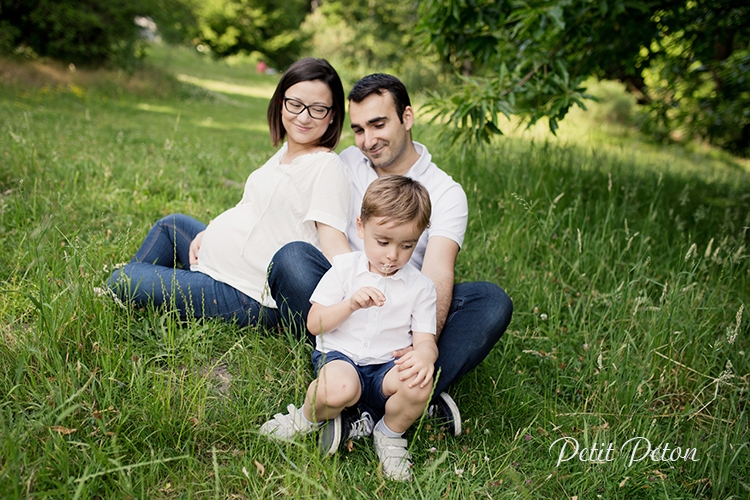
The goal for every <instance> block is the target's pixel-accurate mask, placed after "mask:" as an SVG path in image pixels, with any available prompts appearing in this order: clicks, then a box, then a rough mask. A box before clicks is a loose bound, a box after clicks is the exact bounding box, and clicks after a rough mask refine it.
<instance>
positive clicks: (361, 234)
mask: <svg viewBox="0 0 750 500" xmlns="http://www.w3.org/2000/svg"><path fill="white" fill-rule="evenodd" d="M357 236H359V238H360V239H362V240H364V239H365V226H364V224H362V217H360V216H359V215H358V216H357Z"/></svg>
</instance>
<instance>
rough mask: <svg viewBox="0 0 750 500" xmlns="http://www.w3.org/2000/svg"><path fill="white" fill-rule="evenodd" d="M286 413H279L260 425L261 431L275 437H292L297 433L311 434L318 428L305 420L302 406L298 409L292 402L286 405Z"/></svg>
mask: <svg viewBox="0 0 750 500" xmlns="http://www.w3.org/2000/svg"><path fill="white" fill-rule="evenodd" d="M286 409H287V411H288V412H289V413H288V414H286V415H283V414H281V413H277V414H276V415H274V416H273V418H272V419H271V420H269V421H268V422H266V423H265V424H263V425H262V426H261V427H260V433H261V434H265V435H267V436H270V437H274V438H282V439H291V438H293V437H294V436H297V435H304V434H309V433H311V432H312V431H314V430H315V429H317V428H318V426H316V425H310V424H308V423H307V422H305V417H304V416H303V415H302V408H299V409H297V408H296V407H295V406H294V405H292V404H290V405H289V406H287V407H286Z"/></svg>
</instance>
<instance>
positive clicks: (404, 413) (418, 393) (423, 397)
mask: <svg viewBox="0 0 750 500" xmlns="http://www.w3.org/2000/svg"><path fill="white" fill-rule="evenodd" d="M410 382H411V380H399V379H398V370H397V369H396V368H395V367H394V368H391V369H390V370H389V371H388V373H386V375H385V377H384V378H383V394H385V395H386V396H388V395H390V397H389V398H388V401H387V402H386V404H385V416H384V417H383V419H384V421H385V425H386V426H388V428H389V429H390V430H392V431H393V432H397V433H403V432H406V430H407V429H408V428H409V427H410V426H411V424H413V423H414V422H416V421H417V419H418V418H419V417H420V416H421V415H422V413H423V412H424V410H425V408H426V407H427V402H428V401H429V399H430V394H431V393H432V384H428V385H427V386H426V387H419V386H417V387H409V383H410Z"/></svg>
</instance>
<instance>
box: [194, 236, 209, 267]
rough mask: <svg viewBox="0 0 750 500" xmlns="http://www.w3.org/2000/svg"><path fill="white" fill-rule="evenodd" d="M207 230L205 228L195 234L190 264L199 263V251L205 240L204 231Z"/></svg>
mask: <svg viewBox="0 0 750 500" xmlns="http://www.w3.org/2000/svg"><path fill="white" fill-rule="evenodd" d="M205 232H206V230H205V229H204V230H203V231H201V232H200V233H198V234H196V235H195V238H193V241H191V242H190V265H191V266H193V265H195V264H197V263H198V252H199V251H200V249H201V242H202V241H203V233H205Z"/></svg>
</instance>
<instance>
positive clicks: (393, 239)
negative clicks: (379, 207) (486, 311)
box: [357, 217, 422, 276]
mask: <svg viewBox="0 0 750 500" xmlns="http://www.w3.org/2000/svg"><path fill="white" fill-rule="evenodd" d="M357 233H358V234H359V237H360V238H362V240H363V242H364V247H365V255H366V256H367V260H368V261H369V262H370V272H371V273H377V274H380V275H382V276H388V275H390V274H393V273H395V272H396V271H398V270H399V269H401V268H402V267H404V266H405V265H406V263H407V262H409V259H411V254H412V253H414V248H415V247H416V246H417V241H419V237H420V236H421V235H422V231H420V230H419V228H418V227H417V221H416V220H412V221H409V222H406V223H398V222H388V221H386V220H385V218H384V217H373V218H371V219H370V220H368V221H367V223H366V224H364V225H363V224H362V220H361V219H360V218H359V217H357Z"/></svg>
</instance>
